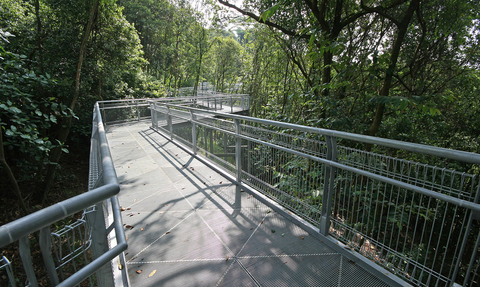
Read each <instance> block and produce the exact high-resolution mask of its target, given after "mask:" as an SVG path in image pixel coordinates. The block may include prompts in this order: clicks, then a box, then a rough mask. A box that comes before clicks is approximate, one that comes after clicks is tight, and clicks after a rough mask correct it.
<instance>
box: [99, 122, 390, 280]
mask: <svg viewBox="0 0 480 287" xmlns="http://www.w3.org/2000/svg"><path fill="white" fill-rule="evenodd" d="M107 137H108V142H109V145H110V149H111V153H112V157H113V160H114V163H115V168H116V171H117V176H118V177H119V181H120V183H121V191H120V195H119V200H120V205H121V206H122V207H123V209H124V211H123V212H122V214H123V222H124V224H125V230H126V235H127V242H128V245H129V247H128V250H127V251H126V256H125V257H126V260H127V269H128V274H129V277H130V283H131V286H133V287H138V286H152V287H153V286H182V287H187V286H388V285H387V284H385V283H384V282H382V281H380V280H379V279H377V278H375V277H374V276H373V275H371V274H370V273H368V272H366V271H365V270H363V269H362V268H360V267H359V266H358V265H356V264H355V263H353V262H351V261H349V260H347V259H346V258H345V257H343V256H342V255H341V254H339V253H337V252H335V251H333V250H332V249H331V248H329V247H327V246H326V245H324V244H323V243H322V242H321V241H320V240H318V239H316V238H314V237H313V236H310V235H309V234H308V232H306V231H305V230H303V229H302V228H300V227H299V226H297V225H295V224H293V223H292V222H291V221H289V220H287V219H286V218H284V217H282V216H281V215H280V214H278V213H276V212H274V211H272V210H271V209H270V208H269V207H268V206H266V205H264V204H263V203H261V202H260V201H258V200H257V199H255V197H253V196H251V195H249V194H248V193H246V192H237V191H236V188H235V186H234V185H233V184H232V183H231V182H229V181H227V180H226V179H225V178H224V177H222V176H221V175H220V174H218V173H217V172H215V171H213V170H212V169H210V168H208V167H206V166H205V165H203V164H202V163H201V162H199V161H198V160H196V159H194V158H193V157H192V156H190V155H189V154H188V153H186V152H184V151H182V150H181V149H180V148H178V147H177V146H175V145H174V144H173V143H171V142H170V141H168V140H167V139H165V138H164V137H162V136H161V135H159V134H158V133H157V132H155V131H153V130H151V129H150V128H149V123H148V122H136V123H133V124H132V123H129V124H123V125H117V126H110V127H108V128H107Z"/></svg>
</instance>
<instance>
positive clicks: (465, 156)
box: [163, 103, 480, 164]
mask: <svg viewBox="0 0 480 287" xmlns="http://www.w3.org/2000/svg"><path fill="white" fill-rule="evenodd" d="M163 105H165V106H169V107H177V105H175V104H168V103H166V104H163ZM182 108H186V107H182ZM186 109H188V110H192V111H197V112H200V113H208V114H212V115H216V116H220V117H224V118H231V119H238V120H244V121H248V122H254V123H259V124H265V125H272V126H277V127H281V128H286V129H295V130H298V131H303V132H306V133H315V134H319V135H324V136H331V137H338V138H343V139H348V140H354V141H359V142H363V143H367V144H376V145H380V146H384V147H390V148H396V149H403V150H407V151H411V152H415V153H425V154H428V155H434V156H440V157H445V158H449V159H454V160H459V161H464V162H468V163H473V164H480V154H476V153H471V152H466V151H459V150H452V149H447V148H442V147H435V146H428V145H423V144H417V143H410V142H404V141H399V140H392V139H385V138H379V137H373V136H367V135H361V134H354V133H349V132H342V131H335V130H328V129H323V128H314V127H308V126H302V125H298V124H291V123H284V122H279V121H274V120H266V119H260V118H254V117H248V116H242V115H235V114H228V113H223V112H213V111H208V112H206V111H205V110H202V109H198V108H192V107H188V108H186Z"/></svg>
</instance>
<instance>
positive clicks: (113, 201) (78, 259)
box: [0, 103, 128, 287]
mask: <svg viewBox="0 0 480 287" xmlns="http://www.w3.org/2000/svg"><path fill="white" fill-rule="evenodd" d="M118 192H119V185H118V181H117V176H116V173H115V169H114V166H113V162H112V159H111V156H110V150H109V147H108V143H107V138H106V135H105V130H104V123H103V121H102V117H101V111H100V107H99V105H98V103H97V104H96V105H95V107H94V112H93V127H92V137H91V150H90V171H89V190H88V192H85V193H83V194H80V195H77V196H75V197H72V198H70V199H67V200H65V201H62V202H59V203H57V204H55V205H52V206H50V207H47V208H44V209H41V210H39V211H37V212H35V213H32V214H30V215H27V216H25V217H22V218H20V219H18V220H16V221H13V222H10V223H7V224H5V225H3V226H1V227H0V248H2V249H8V248H11V247H12V245H13V244H18V250H19V254H20V259H21V265H23V270H19V269H18V268H16V269H15V268H13V265H12V263H11V262H10V260H12V258H10V260H9V259H8V258H6V257H5V256H3V257H2V259H1V261H0V272H5V276H4V279H1V280H3V281H4V283H6V284H7V282H8V283H9V284H10V286H31V287H36V286H39V285H43V286H45V285H44V284H48V285H50V286H75V285H81V286H114V285H117V286H128V278H127V276H126V273H125V270H124V268H121V267H122V266H124V256H123V251H124V250H125V249H126V248H127V242H126V238H125V233H124V230H123V224H122V218H121V215H120V206H119V204H118V200H117V197H116V194H117V193H118ZM40 253H41V255H40ZM122 269H123V271H122ZM116 273H118V274H116ZM45 274H46V275H45ZM2 275H3V274H2ZM45 277H47V278H48V281H45V279H44V278H45ZM19 278H26V280H25V281H23V280H22V281H20V279H19ZM2 286H4V285H3V284H2Z"/></svg>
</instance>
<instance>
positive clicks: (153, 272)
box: [148, 269, 157, 277]
mask: <svg viewBox="0 0 480 287" xmlns="http://www.w3.org/2000/svg"><path fill="white" fill-rule="evenodd" d="M156 272H157V269H155V270H153V271H152V273H150V274H149V275H148V277H152V276H153V275H154V274H155V273H156Z"/></svg>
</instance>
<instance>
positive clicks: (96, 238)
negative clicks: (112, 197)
mask: <svg viewBox="0 0 480 287" xmlns="http://www.w3.org/2000/svg"><path fill="white" fill-rule="evenodd" d="M86 219H87V222H88V223H89V225H90V226H91V228H92V231H91V232H92V234H91V236H92V245H91V248H92V253H93V258H94V259H95V258H98V257H100V256H101V255H102V254H104V253H105V252H107V251H108V250H109V247H108V240H107V230H106V227H105V213H104V210H103V203H98V204H97V205H95V212H89V213H87V214H86ZM96 275H97V286H100V287H103V286H113V274H112V266H111V265H110V264H109V263H106V264H104V265H103V266H102V267H100V268H99V269H98V270H97V272H96Z"/></svg>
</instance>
